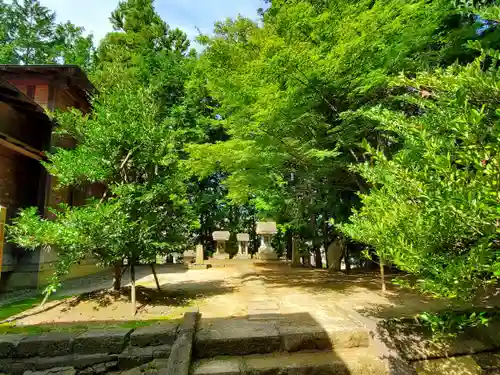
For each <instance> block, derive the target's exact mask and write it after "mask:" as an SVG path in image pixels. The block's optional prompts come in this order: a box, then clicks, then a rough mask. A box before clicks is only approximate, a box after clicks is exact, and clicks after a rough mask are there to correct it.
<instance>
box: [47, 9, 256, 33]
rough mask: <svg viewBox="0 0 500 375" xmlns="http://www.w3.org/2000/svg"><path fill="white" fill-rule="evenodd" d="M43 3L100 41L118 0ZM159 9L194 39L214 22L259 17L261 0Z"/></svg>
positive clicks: (60, 16) (171, 22)
mask: <svg viewBox="0 0 500 375" xmlns="http://www.w3.org/2000/svg"><path fill="white" fill-rule="evenodd" d="M40 3H41V4H42V5H45V6H47V7H49V8H50V9H52V10H54V11H55V12H56V14H57V18H58V21H67V20H69V21H71V22H73V23H74V24H76V25H78V26H83V27H85V30H87V31H88V32H92V33H93V34H94V36H95V39H96V41H99V40H100V39H101V38H102V37H103V36H104V35H105V34H106V33H107V32H108V31H111V25H110V23H109V20H108V18H109V15H110V14H111V11H113V10H114V9H115V8H116V6H117V4H118V0H40ZM155 6H156V10H157V11H158V13H159V14H160V15H161V16H162V18H163V19H164V20H165V21H166V22H167V23H168V24H169V25H170V26H171V27H174V28H175V27H178V28H180V29H182V30H184V31H185V32H186V33H187V34H188V36H189V37H190V38H191V39H193V38H194V37H196V35H197V34H198V33H197V31H196V28H199V29H200V30H201V31H202V32H203V33H209V32H210V31H211V30H212V26H213V23H214V22H215V21H219V20H223V19H225V18H227V17H232V18H233V17H236V16H237V15H238V14H241V15H243V16H246V17H249V18H251V19H257V9H258V8H261V7H263V6H264V5H263V1H262V0H156V1H155Z"/></svg>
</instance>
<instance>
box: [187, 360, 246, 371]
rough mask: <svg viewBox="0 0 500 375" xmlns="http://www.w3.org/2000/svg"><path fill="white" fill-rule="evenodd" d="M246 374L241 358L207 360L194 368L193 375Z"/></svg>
mask: <svg viewBox="0 0 500 375" xmlns="http://www.w3.org/2000/svg"><path fill="white" fill-rule="evenodd" d="M243 373H244V364H243V359H242V358H241V357H236V358H235V357H232V358H225V359H207V360H204V361H201V362H199V363H197V364H196V365H195V366H193V370H192V375H240V374H243Z"/></svg>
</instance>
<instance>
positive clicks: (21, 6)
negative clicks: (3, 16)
mask: <svg viewBox="0 0 500 375" xmlns="http://www.w3.org/2000/svg"><path fill="white" fill-rule="evenodd" d="M6 10H7V17H8V23H7V25H8V33H9V34H10V35H9V39H10V40H11V41H12V43H13V47H14V51H15V52H14V53H15V60H16V62H17V63H22V64H37V63H38V64H43V63H49V62H53V61H54V59H55V55H54V33H55V17H56V16H55V13H54V12H51V11H50V10H49V9H48V8H46V7H43V6H42V5H40V2H39V1H38V0H22V2H19V1H18V0H13V1H12V5H11V6H10V7H8V8H7V9H6Z"/></svg>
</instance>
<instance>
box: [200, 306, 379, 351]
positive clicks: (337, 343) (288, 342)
mask: <svg viewBox="0 0 500 375" xmlns="http://www.w3.org/2000/svg"><path fill="white" fill-rule="evenodd" d="M267 318H268V319H267V320H250V319H222V320H209V319H207V320H202V321H201V322H200V325H199V328H198V330H197V332H196V335H195V342H194V356H195V357H196V358H211V357H217V356H225V355H232V356H234V355H249V354H266V353H274V352H298V351H301V350H331V349H332V348H333V349H338V348H355V347H368V346H369V345H370V334H369V331H368V330H367V329H366V328H363V327H357V326H351V325H346V326H340V327H335V329H333V328H330V329H328V330H325V329H324V328H323V327H321V326H320V325H319V324H317V323H316V322H311V321H307V320H306V319H305V318H304V319H300V318H301V317H297V318H299V319H297V320H292V321H291V320H289V319H288V318H287V317H286V316H283V315H279V314H277V315H276V318H281V319H274V318H272V317H270V318H269V317H267Z"/></svg>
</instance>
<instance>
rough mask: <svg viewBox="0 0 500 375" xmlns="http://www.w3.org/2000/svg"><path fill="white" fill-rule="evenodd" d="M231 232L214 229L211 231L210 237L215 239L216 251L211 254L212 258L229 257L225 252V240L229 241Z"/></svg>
mask: <svg viewBox="0 0 500 375" xmlns="http://www.w3.org/2000/svg"><path fill="white" fill-rule="evenodd" d="M230 236H231V233H229V232H227V231H216V232H213V233H212V238H213V239H214V240H215V241H217V251H216V252H215V254H214V255H213V258H214V259H229V254H227V253H226V241H229V237H230Z"/></svg>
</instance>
